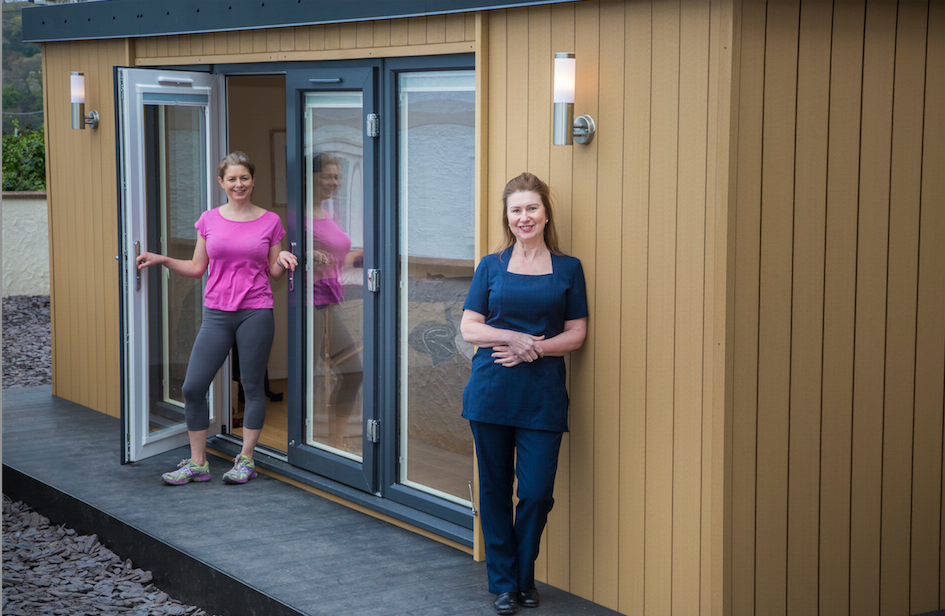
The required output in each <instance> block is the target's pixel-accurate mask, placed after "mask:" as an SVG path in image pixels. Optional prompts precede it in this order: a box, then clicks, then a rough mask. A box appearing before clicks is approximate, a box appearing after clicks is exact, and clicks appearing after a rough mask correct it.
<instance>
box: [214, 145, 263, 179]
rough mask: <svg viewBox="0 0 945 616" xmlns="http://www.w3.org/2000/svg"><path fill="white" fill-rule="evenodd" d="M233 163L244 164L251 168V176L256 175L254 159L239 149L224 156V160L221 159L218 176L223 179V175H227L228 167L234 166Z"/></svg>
mask: <svg viewBox="0 0 945 616" xmlns="http://www.w3.org/2000/svg"><path fill="white" fill-rule="evenodd" d="M233 165H243V166H244V167H246V168H247V169H249V174H250V175H251V176H253V177H256V165H254V164H253V161H251V160H250V159H249V156H247V155H246V154H243V153H242V152H240V151H239V150H237V151H235V152H230V153H229V154H227V155H226V156H225V157H224V158H223V160H221V161H220V164H219V165H217V177H218V178H220V179H221V180H222V179H223V176H225V175H226V170H227V168H228V167H232V166H233Z"/></svg>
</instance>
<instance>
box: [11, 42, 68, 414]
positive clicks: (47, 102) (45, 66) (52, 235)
mask: <svg viewBox="0 0 945 616" xmlns="http://www.w3.org/2000/svg"><path fill="white" fill-rule="evenodd" d="M47 49H48V45H40V53H41V57H40V62H41V65H40V66H41V67H42V70H43V72H42V76H41V77H42V84H43V109H56V108H57V107H55V106H53V104H52V96H51V95H50V90H51V89H52V88H51V86H50V84H49V79H48V76H49V75H51V74H52V73H51V72H50V71H51V70H52V69H51V68H50V63H49V57H48V55H49V54H48V51H47ZM62 108H63V109H65V107H64V106H63V107H62ZM44 124H45V125H46V126H47V127H48V126H49V122H48V120H47V121H46V122H44ZM43 152H44V163H45V166H46V229H47V231H46V233H47V235H48V246H49V255H48V257H47V258H48V259H49V330H50V332H49V333H50V364H51V365H50V371H51V374H52V393H53V395H54V396H55V395H56V379H57V376H58V374H57V373H58V368H57V366H56V313H55V308H56V287H55V284H54V282H55V280H56V269H55V258H54V254H55V252H54V249H53V248H54V246H55V245H56V240H57V237H58V236H57V233H56V232H55V229H54V227H53V224H52V222H53V217H52V212H51V211H50V210H51V205H52V200H51V199H50V195H51V194H52V192H53V183H54V182H53V177H52V174H51V173H50V172H51V171H52V168H51V166H50V164H49V155H50V152H51V150H50V148H49V130H44V131H43ZM0 398H2V395H0Z"/></svg>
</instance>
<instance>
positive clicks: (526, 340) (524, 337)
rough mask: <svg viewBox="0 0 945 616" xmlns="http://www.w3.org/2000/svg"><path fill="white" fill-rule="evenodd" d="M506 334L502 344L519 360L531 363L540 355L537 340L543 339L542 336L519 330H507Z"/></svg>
mask: <svg viewBox="0 0 945 616" xmlns="http://www.w3.org/2000/svg"><path fill="white" fill-rule="evenodd" d="M508 334H509V335H508V340H507V341H506V343H505V344H504V345H503V346H504V347H505V348H506V349H507V350H508V352H509V353H511V354H512V355H514V356H515V357H517V358H518V359H519V361H524V362H529V363H531V362H533V361H535V360H536V359H538V358H539V357H541V356H542V351H541V347H540V346H539V345H538V342H540V341H542V340H544V339H545V337H544V336H532V335H530V334H523V333H520V332H508Z"/></svg>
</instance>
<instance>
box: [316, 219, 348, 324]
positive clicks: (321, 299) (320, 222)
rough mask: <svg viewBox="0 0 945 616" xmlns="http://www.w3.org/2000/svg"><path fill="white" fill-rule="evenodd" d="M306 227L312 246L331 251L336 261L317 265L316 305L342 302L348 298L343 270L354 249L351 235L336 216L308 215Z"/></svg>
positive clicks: (323, 250)
mask: <svg viewBox="0 0 945 616" xmlns="http://www.w3.org/2000/svg"><path fill="white" fill-rule="evenodd" d="M305 230H306V232H308V234H309V237H310V238H311V243H312V249H313V250H320V251H322V252H327V253H329V254H331V256H332V260H333V261H334V263H329V264H322V265H319V266H318V267H316V268H315V274H314V278H315V281H314V283H313V288H312V303H313V304H315V305H316V306H321V305H324V304H341V303H342V302H344V301H345V292H344V287H343V286H342V284H341V274H342V271H343V269H344V263H345V258H346V257H347V256H348V253H349V252H351V238H350V237H348V234H347V233H345V232H344V229H342V228H341V227H339V226H338V223H337V222H335V220H334V219H333V218H310V217H307V216H306V217H305Z"/></svg>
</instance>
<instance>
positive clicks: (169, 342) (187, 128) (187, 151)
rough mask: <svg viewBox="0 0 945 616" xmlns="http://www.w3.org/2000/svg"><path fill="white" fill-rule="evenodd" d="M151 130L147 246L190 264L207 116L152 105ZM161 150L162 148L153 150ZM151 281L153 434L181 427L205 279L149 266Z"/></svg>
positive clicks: (200, 205) (200, 206)
mask: <svg viewBox="0 0 945 616" xmlns="http://www.w3.org/2000/svg"><path fill="white" fill-rule="evenodd" d="M145 113H146V116H148V118H149V120H150V121H149V122H147V123H146V124H147V125H148V126H151V127H153V132H151V131H145V132H146V133H147V134H146V135H145V139H146V141H152V140H153V141H156V144H147V145H146V148H147V150H146V151H152V152H156V156H157V160H154V161H153V164H151V165H149V168H151V169H155V170H156V173H155V174H153V175H154V177H149V178H148V180H147V181H148V188H149V190H148V195H149V198H148V213H147V217H148V246H149V247H151V249H152V250H155V251H160V252H161V253H162V254H165V255H168V256H170V257H172V258H175V259H190V258H191V257H192V256H193V254H194V247H195V246H196V243H197V230H196V229H195V228H194V222H195V221H196V220H197V219H198V218H199V217H200V214H201V212H203V210H204V209H205V208H206V205H207V204H206V195H207V181H208V173H209V171H208V169H207V164H206V160H205V157H204V156H203V148H202V144H203V143H205V140H206V132H205V131H206V125H205V120H206V118H205V110H204V108H203V107H190V106H163V105H161V106H147V107H146V108H145ZM153 145H156V146H157V147H156V148H155V147H153ZM147 275H148V277H149V279H148V288H149V294H148V321H149V322H148V337H149V357H150V371H149V379H150V386H149V392H150V393H149V399H150V406H149V421H148V425H149V431H150V432H155V431H158V430H164V429H168V428H173V427H176V426H179V425H183V423H184V412H183V411H184V396H183V393H182V392H181V388H182V386H183V384H184V376H185V374H186V372H187V361H188V360H189V358H190V351H191V349H192V348H193V345H194V339H195V338H196V336H197V331H198V330H199V329H200V322H201V320H202V316H203V279H194V278H187V277H185V276H171V275H169V272H168V271H167V270H165V269H164V268H150V269H149V270H148V272H147Z"/></svg>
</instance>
